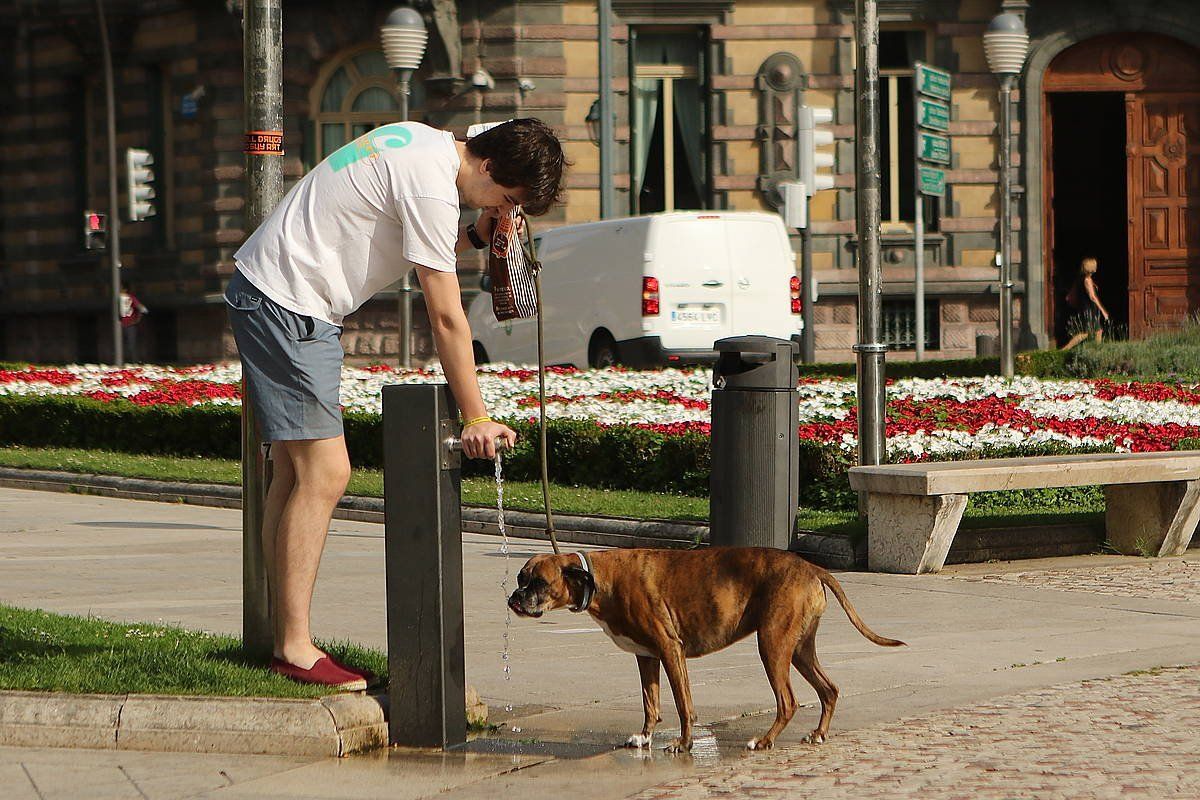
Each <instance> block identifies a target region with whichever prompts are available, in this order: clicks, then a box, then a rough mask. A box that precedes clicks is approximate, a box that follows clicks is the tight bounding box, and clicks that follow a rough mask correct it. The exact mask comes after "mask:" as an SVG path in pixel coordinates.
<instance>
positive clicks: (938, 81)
mask: <svg viewBox="0 0 1200 800" xmlns="http://www.w3.org/2000/svg"><path fill="white" fill-rule="evenodd" d="M913 77H914V79H915V80H914V84H915V85H916V87H917V92H918V93H919V94H923V95H927V96H928V97H936V98H938V99H939V100H947V101H948V100H949V99H950V73H949V72H946V71H945V70H944V69H937V68H935V67H931V66H929V65H928V64H922V63H921V62H920V61H918V62H916V64H914V65H913Z"/></svg>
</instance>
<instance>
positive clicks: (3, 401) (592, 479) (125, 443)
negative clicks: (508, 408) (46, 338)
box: [0, 395, 710, 494]
mask: <svg viewBox="0 0 1200 800" xmlns="http://www.w3.org/2000/svg"><path fill="white" fill-rule="evenodd" d="M343 419H344V422H345V433H346V446H347V448H348V449H349V451H350V458H351V461H352V462H353V463H354V465H355V466H357V467H364V468H369V469H382V468H383V420H382V418H381V417H379V416H378V415H375V414H366V413H356V412H351V413H347V414H345V416H344V418H343ZM508 422H509V424H510V425H511V426H512V427H513V429H514V430H516V431H517V434H518V437H519V440H518V444H517V447H516V449H515V450H514V452H512V453H510V454H508V455H507V456H506V458H505V463H504V470H505V475H507V476H508V477H510V478H513V479H514V480H537V479H539V478H540V477H541V470H540V467H539V459H538V451H537V442H538V436H537V425H536V424H535V423H531V422H529V421H528V420H520V421H512V420H510V421H508ZM547 443H548V451H549V454H550V458H549V471H550V477H551V479H552V480H554V481H555V482H559V483H566V484H578V485H581V486H596V487H600V488H611V489H643V490H646V491H657V492H678V493H684V494H704V493H706V492H707V491H708V475H709V465H710V451H709V440H708V437H707V436H706V435H704V434H700V433H685V434H683V435H672V436H666V435H664V434H661V433H657V432H655V431H650V430H645V429H643V428H637V427H634V426H625V425H614V426H610V427H601V426H599V425H596V424H594V423H591V422H586V421H581V420H551V421H550V424H549V426H548V430H547ZM0 444H8V445H26V446H30V447H79V448H87V449H93V450H111V451H116V452H124V453H151V454H161V455H180V456H207V457H216V458H234V459H236V458H239V457H240V455H241V410H240V409H239V408H238V407H237V406H228V405H200V406H166V405H158V406H139V405H135V404H134V403H131V402H129V401H127V400H113V401H111V402H104V401H102V400H93V399H91V398H88V397H65V396H62V395H50V396H44V397H43V396H33V395H9V396H0ZM491 471H492V465H491V462H484V461H478V460H467V461H466V462H464V468H463V472H464V474H466V475H490V474H491Z"/></svg>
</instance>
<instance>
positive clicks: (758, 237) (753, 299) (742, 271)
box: [725, 215, 800, 339]
mask: <svg viewBox="0 0 1200 800" xmlns="http://www.w3.org/2000/svg"><path fill="white" fill-rule="evenodd" d="M725 230H726V235H727V237H728V242H729V261H730V264H731V272H732V283H733V287H732V295H733V304H732V314H731V316H732V330H733V334H732V335H734V336H742V335H745V334H755V333H757V334H763V335H765V336H776V337H779V338H781V339H786V338H788V337H789V336H791V335H792V334H793V333H797V332H798V331H799V329H800V328H799V325H800V323H799V319H800V317H799V315H793V314H792V313H791V294H790V287H789V284H788V281H789V280H790V279H791V277H792V275H794V274H795V272H796V267H795V259H794V257H793V256H792V251H791V247H790V246H789V245H788V242H787V234H786V233H785V232H784V230H783V228H782V226H781V225H780V224H779V223H778V221H777V220H775V219H772V218H770V217H768V216H766V215H763V216H759V215H753V216H750V215H747V216H730V217H727V218H726V219H725Z"/></svg>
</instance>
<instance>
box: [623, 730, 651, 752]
mask: <svg viewBox="0 0 1200 800" xmlns="http://www.w3.org/2000/svg"><path fill="white" fill-rule="evenodd" d="M653 738H654V735H653V734H651V735H649V736H643V735H642V734H640V733H635V734H634V735H633V736H630V737H629V738H628V739H626V740H625V746H626V747H636V748H637V749H638V750H641V749H642V748H643V747H649V746H650V740H651V739H653Z"/></svg>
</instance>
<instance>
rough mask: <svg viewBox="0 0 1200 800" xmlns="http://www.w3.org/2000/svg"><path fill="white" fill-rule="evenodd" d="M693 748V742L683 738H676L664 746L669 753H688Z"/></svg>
mask: <svg viewBox="0 0 1200 800" xmlns="http://www.w3.org/2000/svg"><path fill="white" fill-rule="evenodd" d="M691 749H692V743H691V742H685V741H683V740H682V739H676V740H674V741H673V742H671V743H670V744H669V745H667V746H666V747H664V748H663V750H665V751H667V752H668V753H672V754H674V753H687V752H689V751H690V750H691Z"/></svg>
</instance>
